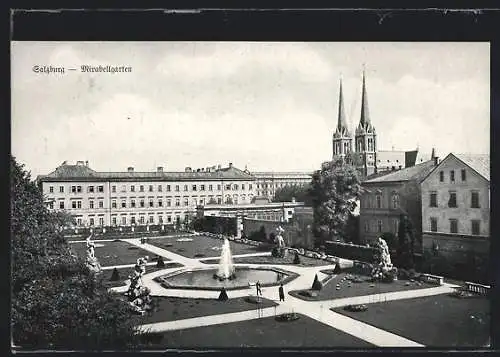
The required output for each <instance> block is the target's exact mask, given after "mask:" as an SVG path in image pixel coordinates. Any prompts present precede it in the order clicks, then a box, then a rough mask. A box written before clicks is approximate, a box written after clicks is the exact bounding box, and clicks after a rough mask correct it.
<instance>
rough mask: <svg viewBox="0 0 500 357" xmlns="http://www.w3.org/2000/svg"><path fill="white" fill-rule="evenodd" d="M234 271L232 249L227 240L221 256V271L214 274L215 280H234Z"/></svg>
mask: <svg viewBox="0 0 500 357" xmlns="http://www.w3.org/2000/svg"><path fill="white" fill-rule="evenodd" d="M234 271H235V269H234V265H233V256H232V254H231V247H230V245H229V240H228V239H227V238H225V239H224V244H223V245H222V252H221V255H220V261H219V269H218V270H217V273H215V274H214V278H216V279H219V280H225V279H233V278H234V277H235V274H234Z"/></svg>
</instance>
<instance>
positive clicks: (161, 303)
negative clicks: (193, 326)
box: [138, 296, 278, 324]
mask: <svg viewBox="0 0 500 357" xmlns="http://www.w3.org/2000/svg"><path fill="white" fill-rule="evenodd" d="M153 301H154V305H155V307H154V310H153V311H151V312H150V313H148V314H147V315H145V316H141V317H138V323H139V324H149V323H154V322H162V321H174V320H181V319H189V318H193V317H201V316H207V315H219V314H229V313H233V312H240V311H247V310H255V309H257V307H258V306H260V307H261V308H267V307H273V306H277V305H278V304H276V303H275V302H274V301H271V300H267V299H264V298H262V299H261V301H262V302H261V303H260V304H258V305H257V304H255V303H251V302H248V301H247V300H246V298H235V299H229V300H227V301H223V302H221V301H218V300H216V299H213V300H212V299H188V298H177V297H163V296H153Z"/></svg>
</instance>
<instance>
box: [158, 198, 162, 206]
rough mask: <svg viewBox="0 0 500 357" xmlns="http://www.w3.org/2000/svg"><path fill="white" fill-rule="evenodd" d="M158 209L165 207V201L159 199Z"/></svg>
mask: <svg viewBox="0 0 500 357" xmlns="http://www.w3.org/2000/svg"><path fill="white" fill-rule="evenodd" d="M158 207H163V201H162V200H161V198H160V199H158Z"/></svg>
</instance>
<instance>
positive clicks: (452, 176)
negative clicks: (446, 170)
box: [450, 170, 455, 182]
mask: <svg viewBox="0 0 500 357" xmlns="http://www.w3.org/2000/svg"><path fill="white" fill-rule="evenodd" d="M450 182H455V170H451V171H450Z"/></svg>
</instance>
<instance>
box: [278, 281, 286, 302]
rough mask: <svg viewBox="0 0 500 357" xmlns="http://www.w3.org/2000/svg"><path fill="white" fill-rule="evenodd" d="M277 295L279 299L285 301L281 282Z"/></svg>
mask: <svg viewBox="0 0 500 357" xmlns="http://www.w3.org/2000/svg"><path fill="white" fill-rule="evenodd" d="M279 295H280V301H285V290H284V289H283V283H281V284H280V288H279Z"/></svg>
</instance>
